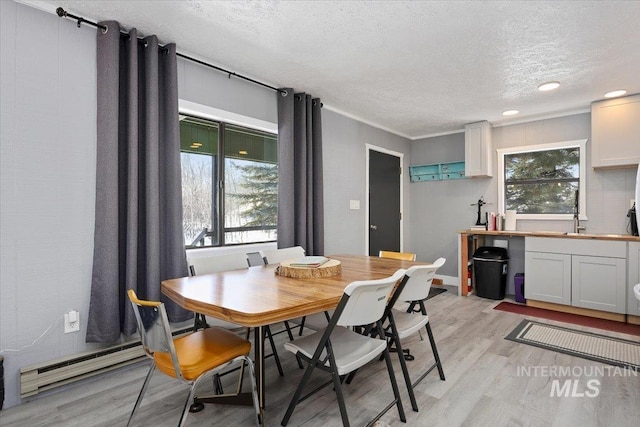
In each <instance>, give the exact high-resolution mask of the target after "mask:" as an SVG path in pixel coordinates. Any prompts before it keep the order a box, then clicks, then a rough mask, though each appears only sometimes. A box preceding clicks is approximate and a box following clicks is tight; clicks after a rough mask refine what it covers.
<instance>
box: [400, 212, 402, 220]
mask: <svg viewBox="0 0 640 427" xmlns="http://www.w3.org/2000/svg"><path fill="white" fill-rule="evenodd" d="M400 221H402V212H400Z"/></svg>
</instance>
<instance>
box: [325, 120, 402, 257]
mask: <svg viewBox="0 0 640 427" xmlns="http://www.w3.org/2000/svg"><path fill="white" fill-rule="evenodd" d="M322 132H323V135H322V139H323V141H322V143H323V150H324V151H323V153H324V154H323V156H324V158H323V161H324V209H325V214H324V218H325V226H324V228H325V253H326V254H366V253H367V252H368V249H366V248H365V240H366V235H365V233H366V231H367V230H368V226H369V219H368V218H366V209H365V206H366V203H367V200H368V193H367V188H366V179H367V178H366V177H367V171H366V154H367V151H366V144H370V145H374V146H377V147H381V148H383V149H387V150H392V151H395V152H399V153H403V154H404V164H403V165H402V166H403V168H402V169H403V171H404V173H403V183H404V195H403V199H404V208H403V215H404V230H403V231H404V233H403V240H404V247H403V249H404V250H405V251H409V252H413V238H412V235H411V232H410V224H411V203H410V199H411V194H410V185H409V154H410V149H411V143H410V142H409V140H408V139H406V138H403V137H400V136H397V135H394V134H392V133H389V132H387V131H384V130H381V129H378V128H374V127H372V126H369V125H367V124H364V123H361V122H358V121H356V120H353V119H350V118H348V117H345V116H343V115H341V114H337V113H335V112H332V111H330V110H328V109H326V108H325V109H324V110H323V111H322ZM350 200H359V201H360V209H358V210H355V209H354V210H352V209H349V201H350Z"/></svg>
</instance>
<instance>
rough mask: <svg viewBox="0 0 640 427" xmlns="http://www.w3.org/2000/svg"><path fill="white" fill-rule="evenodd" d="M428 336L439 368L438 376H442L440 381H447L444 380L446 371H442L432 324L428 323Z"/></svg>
mask: <svg viewBox="0 0 640 427" xmlns="http://www.w3.org/2000/svg"><path fill="white" fill-rule="evenodd" d="M426 328H427V334H428V335H429V342H431V350H432V351H433V357H434V359H435V360H436V365H437V366H438V374H440V379H441V380H442V381H445V378H444V370H443V369H442V362H441V361H440V355H439V354H438V347H437V346H436V340H435V339H434V338H433V332H432V331H431V324H430V323H427V325H426Z"/></svg>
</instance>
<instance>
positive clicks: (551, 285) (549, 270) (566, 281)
mask: <svg viewBox="0 0 640 427" xmlns="http://www.w3.org/2000/svg"><path fill="white" fill-rule="evenodd" d="M524 278H525V285H524V295H525V298H526V299H532V300H536V301H546V302H552V303H555V304H564V305H571V255H567V254H554V253H547V252H531V251H525V254H524Z"/></svg>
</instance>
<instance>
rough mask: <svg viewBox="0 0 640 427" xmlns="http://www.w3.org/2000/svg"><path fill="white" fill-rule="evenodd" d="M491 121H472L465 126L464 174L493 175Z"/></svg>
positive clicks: (468, 175)
mask: <svg viewBox="0 0 640 427" xmlns="http://www.w3.org/2000/svg"><path fill="white" fill-rule="evenodd" d="M492 158H493V144H492V143H491V123H489V122H487V121H483V122H477V123H470V124H468V125H465V127H464V165H465V170H464V175H465V176H467V177H470V176H486V177H491V176H493V169H492Z"/></svg>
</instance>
